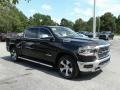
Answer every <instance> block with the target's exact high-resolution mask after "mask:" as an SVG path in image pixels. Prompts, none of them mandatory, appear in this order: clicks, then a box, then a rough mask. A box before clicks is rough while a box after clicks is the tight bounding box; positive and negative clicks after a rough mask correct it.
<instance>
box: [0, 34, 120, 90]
mask: <svg viewBox="0 0 120 90" xmlns="http://www.w3.org/2000/svg"><path fill="white" fill-rule="evenodd" d="M109 43H110V44H111V62H110V63H109V64H108V65H107V66H106V67H105V68H103V70H102V71H100V72H96V73H90V74H81V75H79V77H78V78H76V79H74V80H67V79H64V78H62V77H61V76H60V75H59V74H58V71H57V70H55V69H53V68H49V67H45V66H42V65H39V64H35V63H32V62H28V61H24V60H22V61H21V62H17V63H14V62H12V61H11V60H10V54H9V52H7V51H6V44H5V43H4V42H0V90H120V37H118V36H116V37H115V39H114V40H110V41H109Z"/></svg>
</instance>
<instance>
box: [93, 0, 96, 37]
mask: <svg viewBox="0 0 120 90" xmlns="http://www.w3.org/2000/svg"><path fill="white" fill-rule="evenodd" d="M95 8H96V0H94V7H93V38H96V15H95V11H96V9H95Z"/></svg>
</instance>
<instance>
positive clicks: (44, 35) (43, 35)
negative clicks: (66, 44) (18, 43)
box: [38, 28, 52, 39]
mask: <svg viewBox="0 0 120 90" xmlns="http://www.w3.org/2000/svg"><path fill="white" fill-rule="evenodd" d="M38 37H39V38H43V39H44V38H49V37H52V34H51V33H50V31H48V29H45V28H40V30H39V35H38Z"/></svg>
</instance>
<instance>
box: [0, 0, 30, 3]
mask: <svg viewBox="0 0 120 90" xmlns="http://www.w3.org/2000/svg"><path fill="white" fill-rule="evenodd" d="M19 1H20V0H0V3H1V4H4V3H6V2H7V3H11V4H17V3H19ZM25 1H28V2H29V1H30V0H25Z"/></svg>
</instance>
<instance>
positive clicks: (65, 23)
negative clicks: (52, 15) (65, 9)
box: [60, 18, 74, 29]
mask: <svg viewBox="0 0 120 90" xmlns="http://www.w3.org/2000/svg"><path fill="white" fill-rule="evenodd" d="M60 25H61V26H65V27H69V28H71V29H73V25H74V23H73V22H72V21H70V20H67V19H65V18H63V19H61V23H60Z"/></svg>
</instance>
